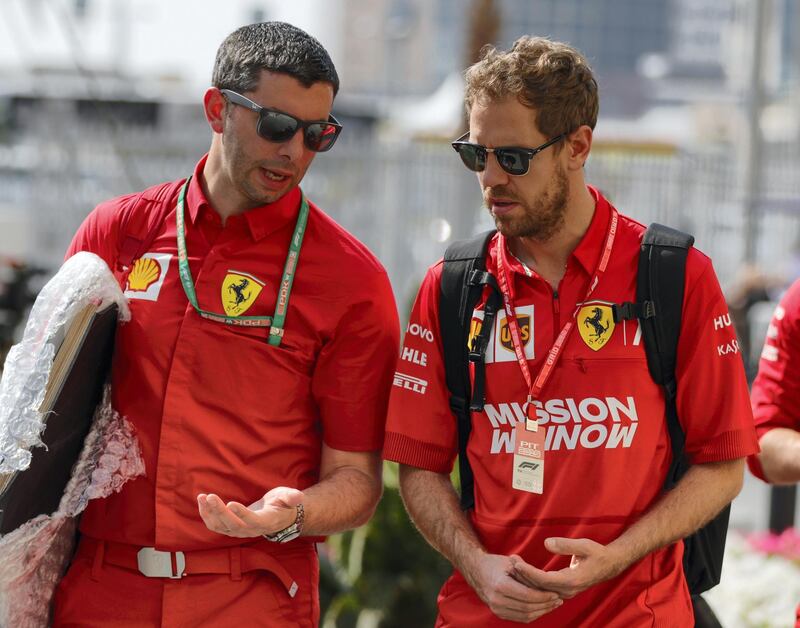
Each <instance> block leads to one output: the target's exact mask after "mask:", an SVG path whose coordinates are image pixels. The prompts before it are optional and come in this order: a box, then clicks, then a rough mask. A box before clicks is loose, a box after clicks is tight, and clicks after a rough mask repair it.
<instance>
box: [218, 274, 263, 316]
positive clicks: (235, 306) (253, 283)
mask: <svg viewBox="0 0 800 628" xmlns="http://www.w3.org/2000/svg"><path fill="white" fill-rule="evenodd" d="M263 287H264V282H263V281H260V280H259V279H256V278H255V277H253V275H250V274H248V273H243V272H240V271H238V270H229V271H228V274H227V275H225V279H223V280H222V307H223V309H224V310H225V313H226V314H227V315H228V316H240V315H242V314H244V313H245V312H246V311H247V310H248V308H249V307H250V306H251V305H253V303H254V302H255V300H256V299H257V298H258V295H259V294H261V289H262V288H263Z"/></svg>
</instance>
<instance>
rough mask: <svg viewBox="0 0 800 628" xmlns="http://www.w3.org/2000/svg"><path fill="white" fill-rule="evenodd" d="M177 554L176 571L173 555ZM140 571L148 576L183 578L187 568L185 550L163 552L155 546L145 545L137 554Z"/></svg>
mask: <svg viewBox="0 0 800 628" xmlns="http://www.w3.org/2000/svg"><path fill="white" fill-rule="evenodd" d="M173 554H175V567H176V572H173V571H172V555H173ZM136 562H137V563H138V565H139V572H140V573H141V574H142V575H144V576H147V577H148V578H173V579H175V578H182V577H183V572H184V571H185V570H186V556H184V554H183V552H162V551H161V550H157V549H156V548H155V547H143V548H142V549H140V550H139V552H138V553H137V554H136Z"/></svg>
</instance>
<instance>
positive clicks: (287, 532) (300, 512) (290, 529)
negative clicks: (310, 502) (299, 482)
mask: <svg viewBox="0 0 800 628" xmlns="http://www.w3.org/2000/svg"><path fill="white" fill-rule="evenodd" d="M304 523H305V508H304V507H303V504H297V507H296V508H295V517H294V519H293V520H292V522H291V523H290V524H289V525H287V526H286V527H284V528H282V529H280V530H276V531H275V532H272V533H269V534H264V535H263V536H264V538H265V539H267V540H268V541H272V542H273V543H287V542H289V541H292V540H294V539H296V538H297V537H298V536H300V534H301V533H302V532H303V524H304Z"/></svg>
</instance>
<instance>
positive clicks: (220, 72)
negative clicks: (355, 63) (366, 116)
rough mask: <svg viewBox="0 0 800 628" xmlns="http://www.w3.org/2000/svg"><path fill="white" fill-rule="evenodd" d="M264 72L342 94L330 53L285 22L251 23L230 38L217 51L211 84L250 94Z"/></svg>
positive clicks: (301, 31)
mask: <svg viewBox="0 0 800 628" xmlns="http://www.w3.org/2000/svg"><path fill="white" fill-rule="evenodd" d="M263 70H269V71H271V72H282V73H283V74H288V75H289V76H291V77H293V78H295V79H297V80H298V81H300V83H302V84H303V85H304V86H306V87H311V86H312V85H313V84H314V83H318V82H325V83H330V84H331V85H332V86H333V95H334V96H335V95H336V93H337V92H338V91H339V75H338V74H336V68H335V67H334V65H333V61H331V58H330V55H328V51H327V50H325V48H323V46H322V44H321V43H319V42H318V41H317V40H316V39H314V38H313V37H312V36H311V35H309V34H308V33H306V32H305V31H303V30H301V29H299V28H297V27H296V26H292V25H291V24H287V23H286V22H261V23H258V24H248V25H247V26H242V27H241V28H239V29H237V30H235V31H233V32H232V33H231V34H230V35H228V36H227V37H226V38H225V41H223V42H222V44H220V47H219V50H217V58H216V61H215V62H214V72H213V74H212V77H211V84H212V85H213V86H214V87H217V88H219V89H232V90H234V91H237V92H247V91H250V90H254V89H255V88H256V87H257V85H258V80H259V78H260V77H261V72H262V71H263Z"/></svg>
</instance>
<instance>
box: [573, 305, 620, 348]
mask: <svg viewBox="0 0 800 628" xmlns="http://www.w3.org/2000/svg"><path fill="white" fill-rule="evenodd" d="M577 323H578V330H579V331H580V332H581V338H583V341H584V342H585V343H586V346H587V347H589V348H590V349H592V350H593V351H598V350H600V349H602V348H603V347H604V346H605V345H606V343H607V342H608V341H609V340H610V339H611V334H613V333H614V317H613V316H612V315H611V305H609V304H606V303H602V302H595V303H587V304H584V306H583V307H582V308H581V309H580V310H578V320H577Z"/></svg>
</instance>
